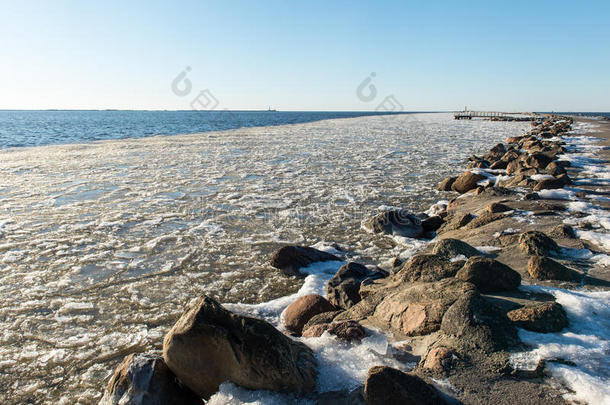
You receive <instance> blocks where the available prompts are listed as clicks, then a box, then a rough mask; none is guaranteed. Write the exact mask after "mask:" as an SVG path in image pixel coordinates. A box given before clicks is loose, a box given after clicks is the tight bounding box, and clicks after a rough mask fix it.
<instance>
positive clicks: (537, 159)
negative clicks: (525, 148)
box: [525, 153, 553, 169]
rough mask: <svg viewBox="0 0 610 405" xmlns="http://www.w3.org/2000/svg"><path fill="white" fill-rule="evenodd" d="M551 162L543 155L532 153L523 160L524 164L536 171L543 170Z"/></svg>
mask: <svg viewBox="0 0 610 405" xmlns="http://www.w3.org/2000/svg"><path fill="white" fill-rule="evenodd" d="M552 161H553V159H552V158H550V157H548V156H547V155H545V154H544V153H533V154H531V155H529V156H528V157H526V158H525V164H526V165H527V166H528V167H533V168H536V169H544V168H545V167H547V165H548V164H549V163H551V162H552Z"/></svg>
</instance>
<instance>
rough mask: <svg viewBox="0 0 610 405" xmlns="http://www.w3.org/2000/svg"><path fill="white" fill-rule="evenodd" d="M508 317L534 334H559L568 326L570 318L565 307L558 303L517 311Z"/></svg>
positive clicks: (548, 303)
mask: <svg viewBox="0 0 610 405" xmlns="http://www.w3.org/2000/svg"><path fill="white" fill-rule="evenodd" d="M506 315H507V316H508V319H510V320H511V321H513V322H514V323H515V325H516V326H518V327H520V328H523V329H527V330H531V331H534V332H540V333H549V332H559V331H560V330H562V329H563V328H565V327H566V326H568V316H567V314H566V312H565V311H564V310H563V307H562V306H561V305H560V304H558V303H556V302H545V303H542V304H537V305H531V306H527V307H523V308H519V309H515V310H512V311H510V312H509V313H508V314H506Z"/></svg>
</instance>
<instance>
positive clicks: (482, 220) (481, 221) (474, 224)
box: [465, 212, 508, 229]
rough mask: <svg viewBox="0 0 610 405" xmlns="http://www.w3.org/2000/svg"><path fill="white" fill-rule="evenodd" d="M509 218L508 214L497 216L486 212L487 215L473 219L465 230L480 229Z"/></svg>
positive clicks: (498, 214) (498, 213)
mask: <svg viewBox="0 0 610 405" xmlns="http://www.w3.org/2000/svg"><path fill="white" fill-rule="evenodd" d="M507 216H508V214H506V213H504V212H497V213H495V214H490V213H489V212H485V213H483V214H481V215H479V216H478V217H476V218H475V219H473V220H472V221H470V222H469V223H468V224H467V225H466V226H465V229H474V228H478V227H480V226H483V225H487V224H489V223H492V222H494V221H497V220H499V219H502V218H506V217H507Z"/></svg>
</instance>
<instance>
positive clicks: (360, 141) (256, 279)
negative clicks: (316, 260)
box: [0, 114, 528, 404]
mask: <svg viewBox="0 0 610 405" xmlns="http://www.w3.org/2000/svg"><path fill="white" fill-rule="evenodd" d="M527 127H528V124H526V123H505V122H488V121H476V120H473V121H454V120H453V119H452V116H451V115H450V114H413V115H396V116H373V117H359V118H349V119H336V120H325V121H318V122H312V123H306V124H295V125H282V126H273V127H255V128H243V129H236V130H229V131H222V132H210V133H204V134H199V135H184V136H182V135H178V136H165V137H151V138H143V139H128V140H117V141H105V142H99V143H91V144H85V145H58V146H44V147H32V148H19V149H11V150H2V151H0V403H3V404H17V403H24V402H28V401H29V402H34V403H47V404H57V403H59V404H62V403H65V404H72V403H83V404H90V403H95V402H96V401H97V400H98V399H99V397H100V395H101V391H102V390H103V388H104V386H105V384H106V381H107V378H108V376H109V374H110V373H111V371H112V370H113V368H114V367H115V366H116V365H117V364H118V362H119V361H120V360H121V358H122V357H123V356H124V355H126V354H127V353H130V352H134V351H158V350H160V348H161V343H162V338H163V336H164V334H165V332H167V330H168V329H169V328H170V327H171V325H172V324H173V322H174V321H175V320H176V319H177V317H178V316H179V315H180V313H181V312H182V309H183V307H184V305H185V304H186V303H187V302H189V301H190V300H192V299H193V298H195V297H197V296H200V295H202V294H208V295H210V296H213V297H215V298H217V299H219V300H220V301H221V302H225V303H240V304H257V303H263V302H268V301H271V302H276V304H277V301H274V300H276V299H278V298H280V297H283V296H286V295H290V294H294V293H296V292H298V291H299V290H300V289H301V288H302V287H303V281H299V280H296V279H294V278H290V277H286V276H284V275H282V274H281V273H280V272H279V271H277V270H275V269H273V268H271V267H270V266H269V265H268V264H267V261H268V258H269V256H270V254H271V252H272V251H273V250H274V249H276V248H277V247H278V246H280V245H281V244H283V243H299V244H305V245H314V244H316V243H319V242H325V243H327V244H331V243H337V244H338V246H339V247H340V248H341V249H342V250H343V251H347V252H349V255H350V257H351V258H353V259H357V260H362V261H364V262H370V263H382V262H384V261H387V260H389V259H391V258H392V257H394V256H395V255H397V254H400V253H402V252H405V251H406V252H413V251H414V250H416V249H417V248H418V247H419V246H421V245H418V244H417V243H415V241H409V240H407V239H405V240H400V241H399V242H400V244H397V242H396V241H395V240H393V239H391V238H385V237H378V236H373V235H370V234H368V233H366V232H365V231H364V230H362V229H361V221H362V220H363V219H365V218H368V217H369V216H370V215H373V214H375V213H376V212H377V211H378V210H379V209H380V207H388V206H396V207H404V208H409V209H412V210H414V211H423V210H426V209H428V207H429V206H430V204H432V203H433V202H435V201H437V200H439V199H441V198H443V197H444V195H442V194H440V193H438V192H437V191H435V190H434V187H435V185H436V184H437V182H438V181H440V179H441V178H443V177H444V176H447V175H449V174H456V173H457V172H459V171H460V168H462V167H463V166H464V159H465V158H466V157H468V156H469V155H470V154H472V153H480V152H483V151H485V150H487V149H489V147H490V146H492V145H493V144H495V143H497V142H500V141H502V140H503V139H504V138H506V137H507V136H516V135H519V134H521V133H522V132H523V131H524V130H525V129H526V128H527ZM321 280H323V279H321V278H316V279H314V280H311V282H312V283H313V284H311V285H309V286H310V287H311V288H318V287H319V284H320V282H321ZM316 283H317V284H316ZM316 286H317V287H316ZM306 288H307V287H306ZM282 305H283V304H282ZM280 307H281V305H280ZM255 309H256V307H248V311H250V310H255ZM260 311H261V312H260V313H261V316H268V317H270V320H272V321H274V319H275V320H276V321H277V316H278V313H277V308H276V309H274V310H272V309H269V308H268V309H264V308H263V309H260ZM274 317H275V318H274ZM345 350H348V349H345ZM317 353H319V356H322V357H320V358H321V359H323V360H324V361H326V362H332V359H333V358H336V353H338V352H336V351H332V350H329V351H327V352H326V353H323V348H320V351H318V352H317ZM352 355H353V357H352V358H354V359H357V358H359V357H358V356H368V354H367V353H364V352H363V353H359V352H354V353H352ZM333 356H335V357H333ZM351 364H352V363H349V364H347V366H346V367H348V368H347V369H346V370H347V371H345V370H344V371H345V372H346V373H348V372H349V370H352V371H351V373H352V374H351V375H352V377H353V378H355V379H358V378H361V374H362V370H353V368H352V365H351ZM363 368H364V367H363ZM337 370H339V369H337ZM350 381H351V380H350Z"/></svg>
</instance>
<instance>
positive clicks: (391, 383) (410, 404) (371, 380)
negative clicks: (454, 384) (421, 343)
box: [364, 366, 446, 405]
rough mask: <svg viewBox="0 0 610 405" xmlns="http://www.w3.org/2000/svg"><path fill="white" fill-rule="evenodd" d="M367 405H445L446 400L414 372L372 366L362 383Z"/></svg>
mask: <svg viewBox="0 0 610 405" xmlns="http://www.w3.org/2000/svg"><path fill="white" fill-rule="evenodd" d="M364 399H365V401H366V403H367V405H391V404H401V405H445V404H446V401H445V400H444V399H443V397H442V396H441V394H440V393H439V392H438V391H437V389H436V388H434V387H433V386H432V385H430V384H428V383H427V382H425V381H424V380H422V379H421V378H420V377H418V376H416V375H414V374H407V373H403V372H402V371H400V370H397V369H395V368H391V367H386V366H374V367H371V369H370V370H369V372H368V375H367V377H366V381H365V383H364Z"/></svg>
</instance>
